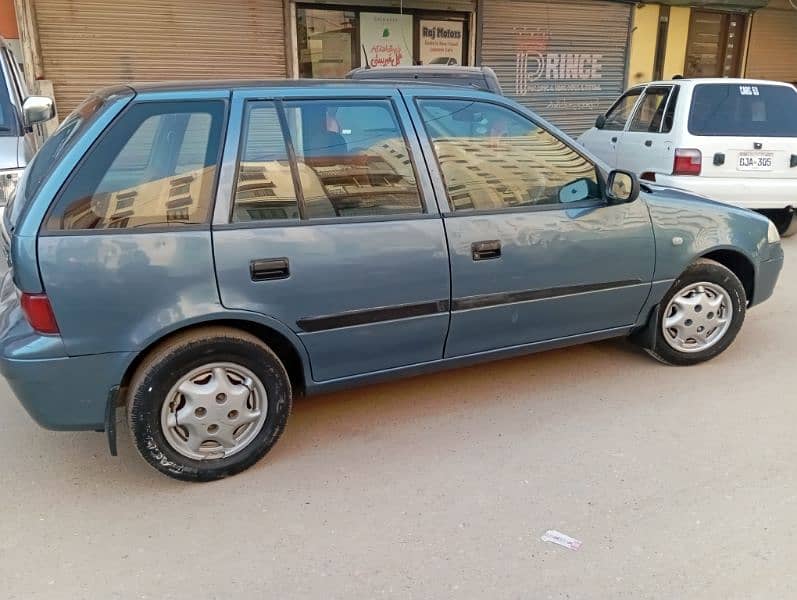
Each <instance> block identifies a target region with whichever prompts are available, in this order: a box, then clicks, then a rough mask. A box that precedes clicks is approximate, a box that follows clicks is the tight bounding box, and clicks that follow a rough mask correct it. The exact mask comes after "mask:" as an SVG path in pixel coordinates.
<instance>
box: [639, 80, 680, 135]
mask: <svg viewBox="0 0 797 600" xmlns="http://www.w3.org/2000/svg"><path fill="white" fill-rule="evenodd" d="M671 89H672V88H670V87H649V88H648V89H647V90H645V95H644V96H643V97H642V101H641V102H640V103H639V106H638V107H637V109H636V112H635V113H634V118H633V119H632V120H631V125H630V127H629V128H628V131H637V132H646V133H658V132H659V130H660V129H661V123H662V121H663V120H664V111H665V109H666V108H667V98H669V96H670V90H671Z"/></svg>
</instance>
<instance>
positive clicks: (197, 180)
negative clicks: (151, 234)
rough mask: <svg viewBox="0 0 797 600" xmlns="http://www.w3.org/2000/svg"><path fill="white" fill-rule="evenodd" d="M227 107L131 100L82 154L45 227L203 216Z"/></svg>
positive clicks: (115, 225) (199, 219) (160, 222)
mask: <svg viewBox="0 0 797 600" xmlns="http://www.w3.org/2000/svg"><path fill="white" fill-rule="evenodd" d="M224 112H225V103H224V102H222V101H207V102H205V101H197V102H149V103H146V102H142V103H138V104H134V105H132V106H131V107H130V108H129V109H128V110H127V111H126V112H125V113H124V114H123V115H122V116H121V117H120V118H119V119H118V120H117V121H116V122H114V124H113V125H111V127H110V129H109V130H107V131H106V132H105V133H104V134H103V135H102V137H101V138H100V139H99V141H98V142H97V143H95V144H94V145H93V146H92V148H91V150H89V152H88V153H87V154H86V156H85V157H83V160H82V161H81V162H80V164H79V165H78V167H77V168H76V170H75V172H74V173H73V174H72V176H71V177H70V179H69V180H68V181H67V184H66V186H65V187H64V189H63V190H62V192H61V194H60V196H59V198H58V200H57V201H56V204H55V207H54V209H53V211H52V213H51V215H50V217H49V219H48V222H47V229H48V230H49V231H69V230H84V229H132V228H141V227H164V226H174V227H179V226H185V225H197V224H203V223H206V222H207V221H208V219H209V215H210V207H211V205H212V198H213V185H214V182H215V176H216V168H217V163H218V159H219V150H220V145H221V133H222V128H223V119H224Z"/></svg>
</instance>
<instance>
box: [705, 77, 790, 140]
mask: <svg viewBox="0 0 797 600" xmlns="http://www.w3.org/2000/svg"><path fill="white" fill-rule="evenodd" d="M796 115H797V90H795V89H794V88H793V87H786V86H780V85H751V84H746V83H743V84H739V83H722V84H700V85H696V86H695V89H694V92H693V96H692V110H691V113H690V115H689V133H691V134H692V135H724V136H734V137H735V136H760V137H797V116H796Z"/></svg>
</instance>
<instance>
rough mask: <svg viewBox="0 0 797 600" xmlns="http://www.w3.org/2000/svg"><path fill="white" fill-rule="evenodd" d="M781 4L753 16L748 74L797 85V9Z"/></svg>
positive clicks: (796, 3)
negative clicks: (780, 6)
mask: <svg viewBox="0 0 797 600" xmlns="http://www.w3.org/2000/svg"><path fill="white" fill-rule="evenodd" d="M773 4H774V3H773ZM777 4H779V5H783V8H766V9H763V10H760V11H758V12H756V13H755V14H754V15H753V24H752V29H751V30H750V45H749V48H750V49H749V51H748V55H747V70H746V74H745V75H746V76H747V77H754V78H757V79H774V80H775V81H788V82H789V83H797V58H796V57H797V8H792V7H791V6H790V5H788V3H787V2H780V3H777ZM795 5H797V2H795Z"/></svg>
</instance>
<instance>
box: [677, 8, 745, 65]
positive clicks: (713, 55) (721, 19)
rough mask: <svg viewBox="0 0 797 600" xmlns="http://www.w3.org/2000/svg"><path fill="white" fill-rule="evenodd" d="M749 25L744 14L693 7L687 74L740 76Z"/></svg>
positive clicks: (687, 51) (687, 50)
mask: <svg viewBox="0 0 797 600" xmlns="http://www.w3.org/2000/svg"><path fill="white" fill-rule="evenodd" d="M746 24H747V17H746V16H745V15H740V14H733V13H722V12H713V11H707V10H693V11H692V15H691V18H690V22H689V39H688V41H687V45H686V64H685V66H684V76H685V77H738V76H739V75H740V71H741V58H742V48H743V47H744V36H745V29H746Z"/></svg>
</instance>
